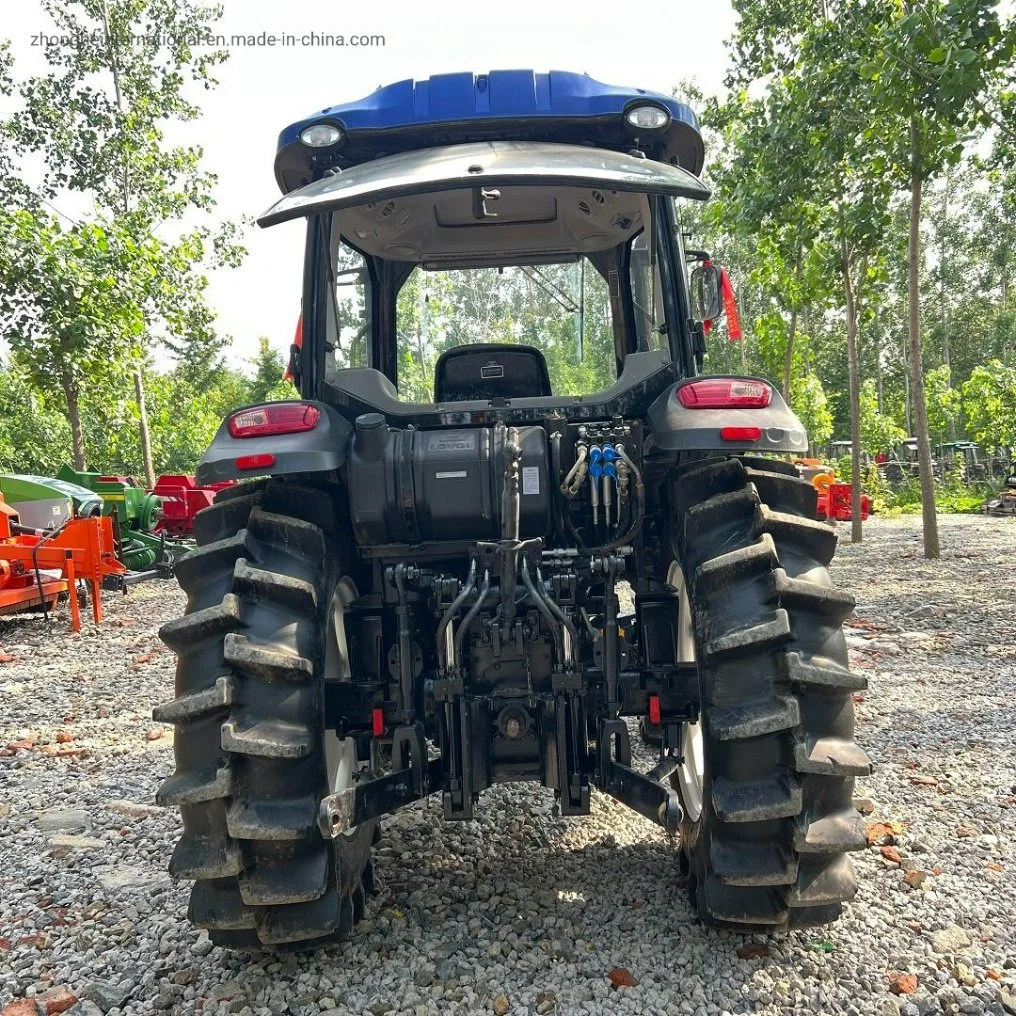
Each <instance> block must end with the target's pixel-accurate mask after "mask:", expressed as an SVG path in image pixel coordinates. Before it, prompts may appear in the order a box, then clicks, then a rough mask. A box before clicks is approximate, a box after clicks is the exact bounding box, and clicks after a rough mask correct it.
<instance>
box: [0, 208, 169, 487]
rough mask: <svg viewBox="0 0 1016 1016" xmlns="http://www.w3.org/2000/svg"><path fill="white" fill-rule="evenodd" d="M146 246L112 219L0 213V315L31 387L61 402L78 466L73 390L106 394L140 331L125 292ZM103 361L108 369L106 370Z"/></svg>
mask: <svg viewBox="0 0 1016 1016" xmlns="http://www.w3.org/2000/svg"><path fill="white" fill-rule="evenodd" d="M152 253H153V251H152V249H151V248H147V249H146V248H143V247H139V246H138V245H137V243H136V242H135V240H134V237H133V236H132V235H131V234H130V233H125V232H123V231H120V230H118V229H117V227H116V223H106V224H100V223H89V224H83V225H77V226H74V227H72V228H71V229H67V230H65V229H63V228H62V227H61V224H60V221H59V220H58V219H57V218H56V217H55V216H44V215H41V214H37V213H33V212H30V211H27V210H19V211H16V212H14V213H7V212H3V213H0V320H3V321H4V322H5V325H6V333H7V340H8V342H9V343H10V346H11V350H12V351H13V354H14V357H15V360H16V362H17V364H18V365H19V366H20V367H21V368H22V369H23V370H24V371H25V374H26V375H27V377H28V378H29V379H30V380H31V382H32V383H33V385H34V386H35V388H36V389H37V390H38V391H39V392H41V393H43V394H44V395H46V396H50V397H57V398H61V397H62V399H63V401H64V406H65V411H66V415H67V421H68V424H69V425H70V433H71V442H72V447H73V454H74V463H75V467H76V468H77V469H83V468H85V438H84V424H83V421H82V415H81V403H82V397H83V395H84V393H85V391H86V389H88V388H92V389H93V391H94V390H96V389H99V390H104V391H105V392H106V393H107V394H108V393H109V392H110V391H111V390H112V388H113V387H114V385H115V382H116V380H117V376H116V370H117V368H119V369H123V365H125V364H128V363H130V362H131V357H132V355H133V351H134V350H135V349H136V348H137V342H138V339H139V336H140V335H141V334H142V333H143V331H144V318H143V316H142V314H141V311H140V308H139V304H138V301H137V299H136V295H137V294H136V293H132V291H131V283H132V280H134V279H136V278H137V277H138V275H139V272H141V271H142V270H143V266H145V265H148V266H149V267H150V266H151V260H150V259H151V256H152ZM111 367H112V369H111Z"/></svg>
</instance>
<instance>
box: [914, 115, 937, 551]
mask: <svg viewBox="0 0 1016 1016" xmlns="http://www.w3.org/2000/svg"><path fill="white" fill-rule="evenodd" d="M920 144H921V136H920V130H919V127H918V123H917V118H916V117H912V118H911V120H910V156H911V169H910V240H909V243H908V245H907V293H908V303H909V307H908V312H909V313H908V317H909V322H908V323H909V328H910V343H909V347H910V387H911V391H912V392H913V402H914V436H915V437H916V438H917V456H918V462H919V464H920V468H921V513H922V515H923V517H924V556H925V557H927V558H937V557H938V556H939V543H938V516H937V515H936V514H935V476H934V473H933V472H932V464H931V439H930V437H929V436H928V405H927V403H926V402H925V396H924V370H923V368H922V358H921V303H920V299H921V293H920V278H919V276H918V269H919V268H920V260H921V171H922V168H923V167H922V165H921V148H920Z"/></svg>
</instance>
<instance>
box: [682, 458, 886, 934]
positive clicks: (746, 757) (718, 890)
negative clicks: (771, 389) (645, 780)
mask: <svg viewBox="0 0 1016 1016" xmlns="http://www.w3.org/2000/svg"><path fill="white" fill-rule="evenodd" d="M789 469H790V467H785V465H784V464H783V463H780V462H776V461H770V460H764V459H758V460H751V459H746V460H734V459H731V460H725V461H719V462H716V461H713V462H710V463H708V464H705V465H700V466H696V467H693V468H691V469H690V470H688V471H686V472H684V473H682V474H680V475H679V476H678V477H677V478H676V479H675V481H674V483H673V486H672V489H671V503H672V506H673V508H674V511H675V515H674V524H673V527H672V534H673V541H672V542H673V547H672V551H673V553H674V556H675V558H676V559H677V560H678V561H680V563H681V566H682V567H683V569H684V574H685V578H686V581H687V583H688V585H689V587H690V593H691V608H692V624H693V628H694V635H695V648H696V656H697V659H698V662H699V680H700V687H701V693H702V716H701V722H702V728H703V754H704V757H705V773H704V778H703V784H702V791H703V806H702V810H701V815H700V816H699V818H698V820H697V821H693V820H691V819H690V818H686V820H685V823H684V825H683V827H682V830H681V832H682V850H683V852H684V854H685V865H686V867H687V869H688V879H689V894H690V896H691V899H692V903H693V906H695V907H696V909H697V911H698V914H699V916H700V917H701V919H702V920H704V921H705V922H707V923H710V924H716V925H721V926H726V927H730V928H733V929H737V930H741V931H749V930H753V931H778V930H783V929H788V928H798V927H807V926H813V925H820V924H824V923H826V922H829V921H832V920H834V919H835V918H836V917H838V916H839V914H840V911H841V909H842V905H843V903H844V902H846V901H849V900H850V899H851V898H852V897H853V896H854V894H855V892H856V883H855V880H854V875H853V870H852V866H851V863H850V859H849V857H848V856H847V854H848V852H849V851H852V850H857V849H860V848H862V847H863V846H864V845H865V834H864V825H863V822H862V820H861V818H860V816H859V815H858V814H857V813H856V812H855V810H854V808H853V805H852V795H853V785H854V777H855V776H859V775H866V774H867V773H868V772H869V771H870V764H869V760H868V757H867V756H866V755H865V753H864V752H863V751H862V750H861V749H860V748H859V747H858V746H857V744H856V743H855V742H854V708H853V700H852V693H853V692H856V691H858V690H860V689H862V688H864V687H865V681H864V679H863V678H861V677H858V676H857V675H854V674H852V673H851V672H850V670H849V667H848V661H847V649H846V644H845V642H844V638H843V633H842V623H843V621H844V620H845V619H846V617H848V616H849V614H850V613H851V611H852V609H853V606H854V601H853V598H852V597H851V596H849V595H847V594H846V593H843V592H841V591H839V590H837V589H836V588H835V587H834V586H833V584H832V581H831V580H830V578H829V573H828V565H829V563H830V561H831V559H832V556H833V551H834V549H835V545H836V535H835V533H834V532H833V530H832V529H831V528H830V527H829V526H827V525H825V524H822V523H819V522H816V521H814V519H815V491H814V489H813V488H812V486H811V485H810V484H809V483H807V482H805V481H802V480H800V479H798V478H797V476H796V474H794V473H792V472H790V471H788V470H789ZM675 782H676V781H675Z"/></svg>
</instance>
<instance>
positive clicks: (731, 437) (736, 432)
mask: <svg viewBox="0 0 1016 1016" xmlns="http://www.w3.org/2000/svg"><path fill="white" fill-rule="evenodd" d="M720 437H721V438H722V439H723V440H724V441H758V439H759V438H760V437H762V428H761V427H722V428H720Z"/></svg>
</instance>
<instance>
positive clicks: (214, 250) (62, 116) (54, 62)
mask: <svg viewBox="0 0 1016 1016" xmlns="http://www.w3.org/2000/svg"><path fill="white" fill-rule="evenodd" d="M42 2H43V8H44V10H45V11H46V13H47V14H48V15H49V16H50V17H51V18H52V20H53V22H54V23H55V25H56V28H57V31H56V32H54V33H53V40H54V41H52V42H50V43H49V44H48V45H47V47H46V50H45V55H46V59H47V61H48V63H49V70H48V71H47V72H46V73H45V74H42V75H37V76H34V77H31V78H29V79H28V80H26V81H24V82H23V83H22V84H21V86H20V89H19V94H20V98H21V108H20V109H18V110H17V111H16V112H15V113H14V114H13V115H12V116H11V117H10V118H9V119H8V120H7V121H6V122H5V123H4V124H3V127H2V133H3V136H4V137H6V138H7V140H8V143H9V146H10V148H11V150H12V151H13V152H14V153H15V155H17V156H18V157H24V156H41V157H42V161H43V165H44V167H45V171H44V173H43V174H42V178H41V180H40V181H39V182H38V183H37V184H36V185H35V186H34V187H33V188H32V190H33V192H34V195H35V196H36V197H37V198H38V199H40V200H45V201H52V200H53V199H55V198H57V197H58V196H59V195H61V194H62V193H64V192H65V191H71V192H78V193H81V194H85V195H87V196H88V197H89V199H90V200H91V202H92V203H93V204H94V207H95V209H96V217H97V220H98V222H99V223H100V224H101V227H102V228H103V229H107V230H108V231H110V232H113V233H116V234H118V235H123V236H130V237H132V238H133V242H134V244H135V245H136V246H138V247H142V246H148V245H150V244H155V245H156V246H157V247H158V255H157V256H156V257H153V258H150V259H146V260H145V261H144V262H143V263H140V264H139V265H138V269H137V271H136V272H134V271H131V266H130V265H126V266H124V269H125V271H126V272H127V273H129V274H130V275H131V278H130V280H129V283H128V288H129V289H130V291H131V293H132V298H133V299H134V301H135V305H136V306H137V307H139V308H140V309H141V312H142V327H141V328H140V329H138V330H136V331H135V332H134V333H132V338H133V345H132V347H131V348H130V349H129V350H128V351H126V352H125V353H124V355H125V357H126V359H124V360H122V361H121V362H120V364H119V366H120V368H121V369H123V368H124V367H125V366H127V365H128V363H129V365H130V366H131V369H132V370H133V378H132V379H133V385H134V389H135V393H136V398H137V402H138V414H137V420H138V424H139V426H140V431H141V433H140V440H141V447H142V453H143V457H144V469H145V474H146V477H147V479H148V480H149V482H150V483H151V482H154V474H153V465H152V456H151V453H150V447H151V438H150V435H149V433H148V427H147V425H146V420H147V414H146V411H145V404H144V381H143V365H144V359H145V357H144V354H145V352H146V350H150V349H151V348H152V346H153V345H154V344H155V343H156V342H158V341H166V342H167V344H169V345H170V346H171V348H173V349H174V350H175V351H177V352H179V348H180V346H181V345H184V346H186V345H199V346H200V345H205V346H208V345H214V343H215V341H216V340H215V336H214V330H213V327H212V325H213V320H214V316H213V315H212V314H211V313H210V311H209V310H208V308H207V305H206V303H205V287H206V286H207V280H206V279H205V277H204V276H203V274H202V272H201V270H200V269H201V266H202V265H203V264H207V263H210V264H236V263H237V262H238V260H239V258H240V256H241V253H242V252H241V250H240V248H239V247H238V246H237V244H236V242H235V230H234V229H233V227H230V226H228V225H227V226H225V227H223V228H222V229H220V230H219V231H217V232H216V231H213V230H211V229H210V228H208V227H199V228H195V229H191V230H189V231H187V232H184V233H182V234H180V235H179V236H178V237H176V238H175V239H173V240H165V239H162V238H161V236H160V235H159V230H160V229H161V228H163V227H164V224H165V223H166V222H170V221H173V222H179V220H181V219H182V218H183V217H184V216H186V215H188V214H189V213H190V212H192V211H194V210H202V211H209V210H210V209H211V208H212V206H213V204H214V201H213V197H212V187H213V184H214V177H212V176H211V175H210V174H207V173H204V172H202V170H201V168H200V159H201V149H200V148H198V147H195V146H185V145H176V146H174V145H169V144H167V143H166V140H165V135H164V129H165V126H166V125H167V124H169V123H174V122H175V123H181V122H182V123H188V122H193V121H194V120H196V119H197V117H198V115H199V113H200V110H199V108H198V106H196V105H195V104H194V103H193V102H191V101H190V99H189V98H188V97H187V92H188V89H189V88H191V87H195V86H196V87H201V88H210V87H212V86H213V85H214V84H215V80H214V78H213V76H212V72H213V70H214V68H215V66H216V65H217V64H219V63H221V61H222V60H223V59H225V53H223V52H221V51H213V50H201V51H200V52H199V51H198V50H197V49H195V48H193V47H192V42H193V40H197V39H201V38H203V37H205V36H207V34H208V33H209V30H210V28H211V27H212V26H213V25H214V23H215V21H216V20H217V19H218V17H219V16H220V14H221V11H220V10H219V9H217V8H214V7H206V6H202V5H200V4H196V3H193V2H190V0H42ZM114 220H115V221H114ZM111 352H113V350H111ZM117 352H118V353H119V350H117Z"/></svg>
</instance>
